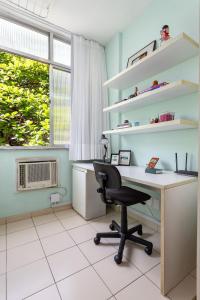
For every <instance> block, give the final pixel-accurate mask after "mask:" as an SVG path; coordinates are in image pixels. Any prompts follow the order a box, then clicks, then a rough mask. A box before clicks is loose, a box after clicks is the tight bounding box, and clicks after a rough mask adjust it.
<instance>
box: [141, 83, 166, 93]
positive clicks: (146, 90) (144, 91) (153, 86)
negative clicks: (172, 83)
mask: <svg viewBox="0 0 200 300" xmlns="http://www.w3.org/2000/svg"><path fill="white" fill-rule="evenodd" d="M167 84H169V83H168V82H165V81H164V82H161V83H158V80H154V81H153V82H152V86H150V87H149V88H147V89H145V90H143V91H141V92H139V93H138V95H141V94H144V93H147V92H150V91H153V90H155V89H159V88H161V87H163V86H165V85H167Z"/></svg>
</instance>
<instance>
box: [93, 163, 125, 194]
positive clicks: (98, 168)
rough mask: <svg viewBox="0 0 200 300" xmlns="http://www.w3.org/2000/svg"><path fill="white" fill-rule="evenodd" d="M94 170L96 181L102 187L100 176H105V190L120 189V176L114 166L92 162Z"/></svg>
mask: <svg viewBox="0 0 200 300" xmlns="http://www.w3.org/2000/svg"><path fill="white" fill-rule="evenodd" d="M93 165H94V170H95V175H96V180H97V181H98V183H99V184H100V186H101V188H103V186H102V177H101V175H102V174H105V175H106V180H105V188H120V187H121V185H122V182H121V175H120V173H119V171H118V169H117V168H116V167H115V166H112V165H110V164H106V163H102V162H94V163H93Z"/></svg>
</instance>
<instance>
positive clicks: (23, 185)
mask: <svg viewBox="0 0 200 300" xmlns="http://www.w3.org/2000/svg"><path fill="white" fill-rule="evenodd" d="M57 185H58V176H57V161H56V160H55V159H54V160H46V159H44V160H35V158H33V159H29V160H26V161H23V160H22V161H20V160H17V190H18V191H27V190H34V189H42V188H47V187H55V186H57Z"/></svg>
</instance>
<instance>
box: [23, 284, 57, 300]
mask: <svg viewBox="0 0 200 300" xmlns="http://www.w3.org/2000/svg"><path fill="white" fill-rule="evenodd" d="M52 286H55V283H53V284H50V285H48V286H47V287H45V288H43V289H41V290H38V291H37V292H35V293H33V294H31V295H28V296H27V297H24V298H22V300H25V299H28V298H29V297H32V296H34V295H37V294H38V293H40V292H42V291H44V290H47V289H48V288H50V287H52ZM61 300H62V299H61Z"/></svg>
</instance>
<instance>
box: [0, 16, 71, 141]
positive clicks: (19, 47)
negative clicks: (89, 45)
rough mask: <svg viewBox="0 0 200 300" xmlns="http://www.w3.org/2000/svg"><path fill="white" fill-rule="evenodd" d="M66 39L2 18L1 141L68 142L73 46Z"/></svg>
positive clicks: (0, 77)
mask: <svg viewBox="0 0 200 300" xmlns="http://www.w3.org/2000/svg"><path fill="white" fill-rule="evenodd" d="M63 38H64V37H61V36H59V37H58V36H57V35H55V34H54V33H52V32H40V31H38V30H34V29H33V28H29V27H28V26H27V27H26V26H25V25H21V24H16V23H13V22H11V21H9V20H4V19H1V18H0V146H47V145H66V144H69V141H70V135H69V133H70V111H71V107H70V86H71V70H70V66H71V45H70V44H69V42H67V41H64V39H63ZM50 47H52V49H51V48H50Z"/></svg>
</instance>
